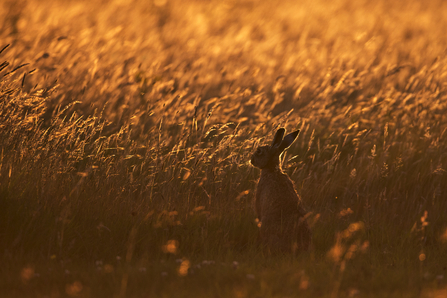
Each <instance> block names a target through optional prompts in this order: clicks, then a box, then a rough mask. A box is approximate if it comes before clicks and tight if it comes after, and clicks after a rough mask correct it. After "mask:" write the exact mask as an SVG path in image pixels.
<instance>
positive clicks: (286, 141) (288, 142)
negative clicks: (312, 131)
mask: <svg viewBox="0 0 447 298" xmlns="http://www.w3.org/2000/svg"><path fill="white" fill-rule="evenodd" d="M299 133H300V130H299V129H298V130H297V131H294V132H292V133H289V134H288V135H286V136H285V138H284V140H282V142H281V145H279V152H283V151H284V150H285V149H286V148H288V147H289V146H290V145H292V143H293V142H294V141H295V139H296V137H297V136H298V134H299Z"/></svg>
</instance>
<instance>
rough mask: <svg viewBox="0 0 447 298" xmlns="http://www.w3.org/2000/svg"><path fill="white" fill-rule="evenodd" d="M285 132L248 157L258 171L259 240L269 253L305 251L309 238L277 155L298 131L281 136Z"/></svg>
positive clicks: (293, 193)
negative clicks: (259, 171) (259, 175)
mask: <svg viewBox="0 0 447 298" xmlns="http://www.w3.org/2000/svg"><path fill="white" fill-rule="evenodd" d="M285 132H286V130H285V129H284V128H280V129H278V131H277V132H276V134H275V137H274V138H273V142H272V145H271V146H262V147H258V148H257V149H256V151H255V153H254V154H253V155H252V157H251V163H252V165H253V166H255V167H257V168H260V169H261V178H260V179H259V182H258V186H257V189H256V200H255V209H256V213H257V215H258V219H259V221H260V235H261V241H262V243H263V246H264V247H265V248H266V249H267V252H268V253H270V254H274V253H287V252H292V253H296V252H299V251H305V250H308V248H309V245H310V242H311V237H312V236H311V231H310V228H309V225H308V224H307V222H306V219H305V215H306V212H305V211H304V209H303V207H302V206H301V200H300V197H299V196H298V194H297V193H296V191H295V189H294V186H293V182H292V180H290V178H289V176H287V174H285V173H284V172H283V171H282V169H281V164H280V155H281V154H282V153H283V151H284V150H285V149H287V148H288V147H289V146H290V145H291V144H292V143H293V142H294V141H295V139H296V137H297V136H298V134H299V132H300V131H299V130H297V131H294V132H292V133H290V134H288V135H287V136H285V137H284V134H285Z"/></svg>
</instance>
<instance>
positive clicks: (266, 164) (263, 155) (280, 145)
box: [251, 128, 300, 169]
mask: <svg viewBox="0 0 447 298" xmlns="http://www.w3.org/2000/svg"><path fill="white" fill-rule="evenodd" d="M299 132H300V130H297V131H294V132H292V133H290V134H288V135H287V136H285V137H284V134H285V133H286V130H285V129H284V128H280V129H278V131H277V132H276V134H275V137H274V138H273V142H272V144H271V145H270V146H261V147H258V148H257V149H256V151H255V153H253V155H252V156H251V164H252V165H254V166H255V167H258V168H260V169H265V168H271V169H275V168H279V156H280V155H281V153H283V152H284V150H285V149H287V148H288V147H289V146H290V145H292V143H293V141H295V139H296V137H297V136H298V134H299Z"/></svg>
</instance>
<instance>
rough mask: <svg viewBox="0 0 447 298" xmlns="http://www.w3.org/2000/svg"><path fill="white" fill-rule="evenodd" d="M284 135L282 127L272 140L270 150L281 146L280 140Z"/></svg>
mask: <svg viewBox="0 0 447 298" xmlns="http://www.w3.org/2000/svg"><path fill="white" fill-rule="evenodd" d="M285 133H286V130H285V129H284V128H282V127H281V128H280V129H278V130H277V131H276V134H275V137H274V138H273V142H272V148H273V147H279V146H280V145H281V141H282V138H283V137H284V134H285Z"/></svg>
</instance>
